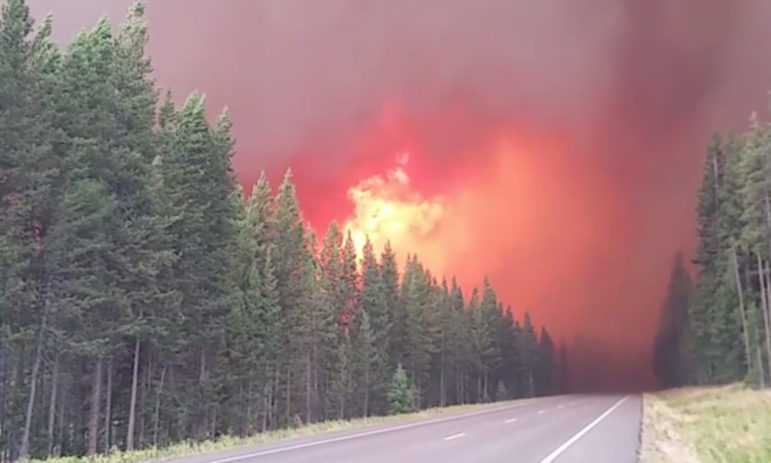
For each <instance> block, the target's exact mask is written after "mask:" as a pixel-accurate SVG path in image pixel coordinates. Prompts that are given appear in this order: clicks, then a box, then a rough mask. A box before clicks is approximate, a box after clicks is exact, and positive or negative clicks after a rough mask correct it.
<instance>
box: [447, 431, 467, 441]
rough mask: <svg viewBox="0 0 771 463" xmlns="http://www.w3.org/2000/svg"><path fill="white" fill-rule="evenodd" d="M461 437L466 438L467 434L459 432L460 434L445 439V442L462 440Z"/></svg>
mask: <svg viewBox="0 0 771 463" xmlns="http://www.w3.org/2000/svg"><path fill="white" fill-rule="evenodd" d="M461 437H466V433H465V432H459V433H458V434H453V435H452V436H447V437H445V438H444V440H453V439H460V438H461Z"/></svg>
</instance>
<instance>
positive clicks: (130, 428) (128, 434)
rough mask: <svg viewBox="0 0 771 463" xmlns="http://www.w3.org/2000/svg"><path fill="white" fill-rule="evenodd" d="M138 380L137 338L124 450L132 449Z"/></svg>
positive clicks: (137, 340)
mask: <svg viewBox="0 0 771 463" xmlns="http://www.w3.org/2000/svg"><path fill="white" fill-rule="evenodd" d="M138 382H139V338H137V339H136V340H135V341H134V369H133V373H132V375H131V399H130V403H129V418H128V429H127V432H126V451H127V452H131V451H132V450H134V423H136V414H137V413H136V411H137V410H136V408H137V383H138Z"/></svg>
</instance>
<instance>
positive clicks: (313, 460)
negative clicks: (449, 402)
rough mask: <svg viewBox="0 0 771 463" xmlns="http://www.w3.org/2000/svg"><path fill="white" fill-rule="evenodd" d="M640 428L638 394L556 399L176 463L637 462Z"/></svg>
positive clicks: (517, 402)
mask: <svg viewBox="0 0 771 463" xmlns="http://www.w3.org/2000/svg"><path fill="white" fill-rule="evenodd" d="M639 426H640V400H639V397H637V396H629V397H624V396H620V395H607V396H556V397H549V398H540V399H533V400H529V401H515V402H512V403H510V404H507V405H504V406H500V407H496V406H493V407H487V408H485V409H482V410H479V411H474V412H465V413H458V414H454V415H450V416H441V417H437V418H433V419H427V420H421V421H408V422H405V423H400V424H396V425H393V424H392V425H385V426H377V427H370V428H364V429H358V430H349V431H343V432H337V433H329V434H324V435H320V436H316V437H310V438H303V439H293V440H290V441H284V442H279V443H275V444H272V445H263V446H257V447H251V448H242V449H237V450H231V451H229V452H220V453H215V454H209V455H198V456H195V457H187V458H183V459H178V460H176V463H236V462H238V463H319V462H336V463H337V462H339V463H354V462H356V463H359V462H364V463H386V462H398V463H412V462H419V463H426V462H430V461H453V462H454V461H459V462H466V461H468V462H475V463H476V462H479V463H486V462H490V463H492V462H511V461H516V462H518V463H519V462H522V463H528V462H532V463H575V462H585V461H592V462H597V463H602V462H605V461H607V462H614V463H615V462H621V463H623V462H630V463H631V462H634V461H636V454H637V447H638V443H639ZM547 459H548V460H547Z"/></svg>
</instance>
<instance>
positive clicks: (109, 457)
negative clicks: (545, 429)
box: [30, 399, 529, 463]
mask: <svg viewBox="0 0 771 463" xmlns="http://www.w3.org/2000/svg"><path fill="white" fill-rule="evenodd" d="M525 400H529V399H525ZM518 402H523V401H522V400H520V401H518ZM505 404H506V402H497V403H491V404H486V405H454V406H451V407H440V408H431V409H427V410H421V411H418V412H414V413H407V414H403V415H392V416H377V417H369V418H355V419H351V420H338V421H324V422H321V423H313V424H309V425H302V426H299V427H296V428H289V429H277V430H273V431H268V432H265V433H259V434H255V435H252V436H248V437H234V436H222V437H219V438H217V439H211V440H206V441H202V442H193V441H186V442H180V443H177V444H173V445H171V446H168V447H164V448H147V449H142V450H136V451H133V452H120V451H118V452H113V453H109V454H99V455H95V456H92V457H85V456H69V457H60V458H49V459H46V460H31V461H30V463H43V462H45V463H143V462H149V461H161V460H168V459H172V458H178V457H184V456H190V455H196V454H201V453H208V452H214V451H218V450H229V449H236V448H238V447H242V446H250V445H258V444H267V443H271V442H277V441H281V440H285V439H292V438H297V437H306V436H313V435H316V434H322V433H327V432H334V431H343V430H347V429H354V428H360V427H366V426H374V425H385V424H390V423H397V422H398V423H407V422H410V421H416V420H420V419H425V418H431V417H436V416H440V415H445V414H450V413H458V412H463V411H469V410H473V409H477V410H483V409H485V408H495V407H500V406H503V405H505Z"/></svg>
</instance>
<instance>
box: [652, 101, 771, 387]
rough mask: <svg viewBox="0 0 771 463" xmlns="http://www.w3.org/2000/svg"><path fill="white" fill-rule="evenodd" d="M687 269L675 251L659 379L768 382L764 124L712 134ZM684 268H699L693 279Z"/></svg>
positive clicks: (770, 340) (769, 162) (769, 270)
mask: <svg viewBox="0 0 771 463" xmlns="http://www.w3.org/2000/svg"><path fill="white" fill-rule="evenodd" d="M697 216H698V223H697V232H698V248H697V250H696V255H695V258H694V262H693V263H694V264H695V265H694V266H693V267H694V268H693V269H692V270H694V271H695V272H692V271H691V268H689V267H691V266H689V265H688V263H687V262H685V260H684V259H683V257H682V256H680V255H678V256H677V257H676V259H675V262H674V263H673V269H672V276H671V280H670V284H669V291H668V295H667V299H666V301H665V303H664V305H663V307H662V312H661V314H662V317H661V324H660V328H659V335H658V337H657V339H656V343H655V360H656V361H655V364H656V365H655V367H656V372H657V374H658V376H659V378H660V379H661V380H662V382H663V384H664V385H666V386H675V385H681V384H710V383H712V384H714V383H717V384H720V383H728V382H734V381H747V382H749V383H750V384H754V385H757V386H760V387H766V386H768V385H769V384H771V320H770V319H771V126H769V125H767V124H762V123H760V122H759V121H758V119H757V117H756V116H754V115H753V117H752V122H751V126H750V128H749V130H748V131H747V132H746V133H743V134H741V135H733V134H731V135H729V136H728V137H721V136H720V135H715V136H714V137H713V139H712V141H711V143H710V145H709V148H708V150H707V155H706V158H705V161H704V174H703V181H702V185H701V190H700V191H699V196H698V210H697ZM691 273H695V274H696V275H698V277H697V278H696V280H695V282H693V281H692V279H691V276H690V275H691Z"/></svg>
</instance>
